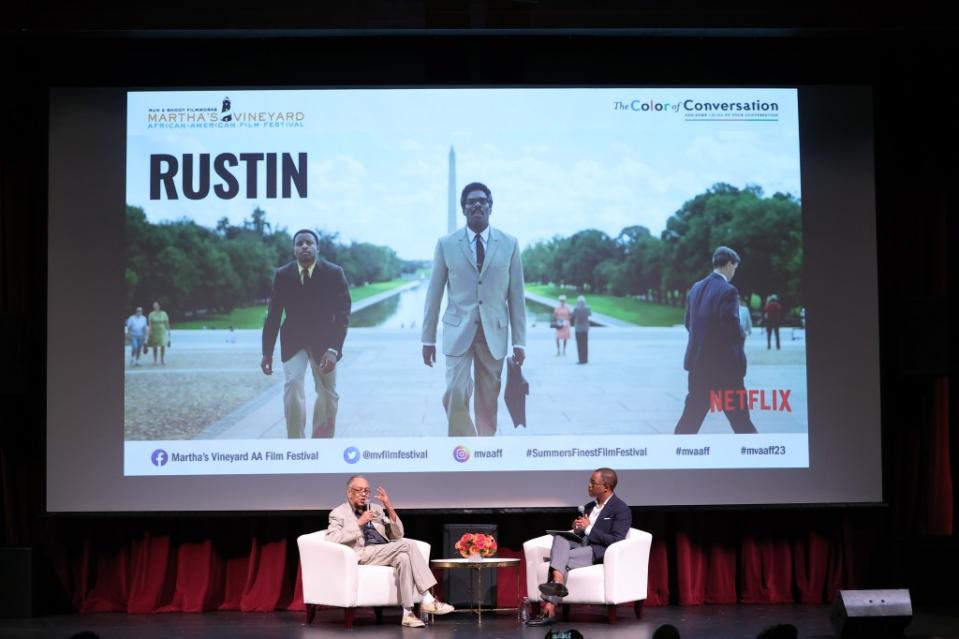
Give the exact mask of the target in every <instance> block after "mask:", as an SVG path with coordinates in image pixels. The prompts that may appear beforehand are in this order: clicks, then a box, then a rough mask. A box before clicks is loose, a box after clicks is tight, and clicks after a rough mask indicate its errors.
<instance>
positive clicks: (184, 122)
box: [146, 96, 306, 129]
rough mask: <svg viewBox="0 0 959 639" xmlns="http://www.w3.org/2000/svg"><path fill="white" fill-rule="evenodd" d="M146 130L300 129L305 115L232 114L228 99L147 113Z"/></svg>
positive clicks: (152, 109)
mask: <svg viewBox="0 0 959 639" xmlns="http://www.w3.org/2000/svg"><path fill="white" fill-rule="evenodd" d="M146 116H147V128H148V129H172V128H183V129H189V128H192V129H201V128H220V129H231V128H242V129H260V128H263V129H269V128H303V125H304V122H305V121H306V113H305V112H303V111H300V110H297V111H291V110H279V109H277V110H269V109H267V110H236V111H235V110H234V109H233V101H232V100H231V99H230V96H224V97H223V100H221V101H220V105H219V106H213V105H207V106H167V107H150V108H148V109H147V114H146Z"/></svg>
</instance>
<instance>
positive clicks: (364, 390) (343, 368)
mask: <svg viewBox="0 0 959 639" xmlns="http://www.w3.org/2000/svg"><path fill="white" fill-rule="evenodd" d="M553 334H554V333H553V331H552V329H550V328H549V327H547V326H538V327H534V328H531V329H530V330H529V332H528V339H527V363H526V365H525V366H524V367H523V369H524V374H525V375H526V377H527V379H528V380H529V383H530V396H529V397H528V399H527V415H528V419H529V422H530V423H529V427H528V429H524V428H519V429H514V428H513V425H512V421H511V420H510V418H509V415H508V413H507V412H506V408H505V405H504V404H503V402H502V400H501V401H500V415H499V434H500V435H502V436H512V435H517V434H518V435H525V434H527V433H528V434H537V435H540V434H546V435H553V434H573V433H577V434H580V433H584V432H591V433H671V432H672V430H673V428H674V427H675V424H676V420H677V419H678V418H679V415H680V414H681V412H682V407H683V400H684V398H685V393H686V372H685V371H684V370H683V368H682V360H683V353H684V351H685V347H686V330H685V329H684V328H683V327H672V328H644V327H629V328H620V327H608V328H594V329H592V330H591V331H590V333H589V339H590V361H589V364H587V365H585V366H580V365H577V364H576V343H575V340H570V341H569V345H568V350H567V353H566V355H565V356H556V354H555V349H556V347H555V341H554V339H553ZM225 336H226V332H225V331H212V330H211V331H176V332H175V339H176V346H177V350H178V353H179V352H182V353H183V355H184V359H187V355H189V359H190V360H192V361H195V362H196V365H195V366H196V369H193V368H184V369H180V370H181V371H182V372H183V373H194V372H197V371H199V370H208V371H210V374H220V375H222V376H223V383H233V384H243V383H244V379H247V380H248V379H249V377H248V376H249V375H259V374H260V373H259V372H258V367H259V361H260V331H258V330H242V331H237V332H236V337H237V339H236V342H235V343H228V342H226V341H225ZM419 336H420V334H419V330H418V329H416V328H407V329H405V330H404V329H382V328H354V329H351V330H350V332H349V335H348V336H347V341H346V345H345V347H344V357H343V360H342V361H341V362H340V365H339V367H338V369H337V370H338V391H339V393H340V398H341V399H340V409H339V415H338V419H337V434H338V435H340V436H352V437H377V436H383V435H394V436H395V435H401V436H412V437H415V436H444V435H445V434H446V432H447V427H446V418H445V414H444V412H443V407H442V404H441V397H442V395H443V391H444V387H445V381H444V369H445V362H444V358H443V356H442V355H440V356H439V361H438V362H437V364H436V365H435V366H434V367H433V368H428V367H426V366H425V365H424V364H423V362H422V358H421V355H420V350H421V345H420V342H419ZM790 337H795V338H796V339H790ZM803 337H804V335H803V332H802V331H798V330H797V331H795V332H794V333H792V332H791V331H790V329H785V330H784V331H783V338H784V339H783V344H782V350H781V351H776V350H772V351H767V350H766V343H765V336H764V335H763V334H762V333H761V332H759V331H756V332H754V334H753V335H752V336H750V337H749V338H748V340H747V348H746V352H747V357H748V359H749V370H748V373H747V376H746V386H747V388H756V389H766V390H767V392H768V391H769V390H772V389H790V391H791V395H790V403H791V407H792V412H766V411H762V412H761V411H754V414H753V421H754V423H755V424H756V426H757V428H758V429H759V430H760V432H764V433H774V432H805V431H806V430H807V426H806V425H807V423H808V422H807V410H806V368H805V341H804V339H803ZM205 360H215V361H216V364H215V365H214V366H211V365H210V363H206V364H205V365H204V364H203V363H202V362H204V361H205ZM275 360H276V361H279V359H278V353H277V354H276V355H275ZM215 370H216V371H221V372H219V373H214V372H213V371H215ZM234 371H237V372H234ZM239 371H244V372H239ZM176 373H177V369H176V368H173V369H171V368H170V367H167V368H163V369H160V368H151V367H141V368H137V369H133V370H129V371H128V372H127V374H131V375H156V376H157V377H156V381H155V383H156V384H162V383H163V380H165V379H170V378H171V377H172V375H175V374H176ZM273 379H274V380H275V382H274V385H273V386H271V387H270V388H269V389H268V390H267V391H266V392H264V393H261V394H260V395H259V396H255V397H254V396H251V397H250V400H249V401H248V402H246V403H245V404H244V405H243V406H241V407H240V408H239V409H237V410H235V411H233V412H232V413H231V414H229V415H226V416H225V417H223V418H222V419H221V420H219V421H218V422H217V423H216V424H213V425H211V426H210V427H209V428H207V429H206V430H205V431H204V432H203V433H201V434H200V435H198V438H201V439H203V438H225V439H247V438H285V436H286V426H285V424H284V420H283V403H282V386H283V385H282V381H283V372H282V368H281V367H280V366H277V370H276V372H275V373H274V375H273ZM504 381H505V372H504ZM311 386H312V381H311V376H310V374H309V373H308V374H307V401H308V402H312V398H313V396H314V395H313V392H312V389H311ZM701 432H704V433H726V432H730V429H729V425H728V422H727V421H726V419H725V416H724V415H723V414H722V413H717V414H709V415H707V417H706V421H705V423H704V425H703V428H702V431H701Z"/></svg>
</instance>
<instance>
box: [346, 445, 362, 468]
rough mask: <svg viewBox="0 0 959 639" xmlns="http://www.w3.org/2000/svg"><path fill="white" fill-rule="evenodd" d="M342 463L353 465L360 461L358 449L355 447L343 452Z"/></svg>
mask: <svg viewBox="0 0 959 639" xmlns="http://www.w3.org/2000/svg"><path fill="white" fill-rule="evenodd" d="M343 461H345V462H346V463H347V464H355V463H356V462H358V461H360V449H359V448H357V447H356V446H350V447H349V448H347V449H346V450H344V451H343Z"/></svg>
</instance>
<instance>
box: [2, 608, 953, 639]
mask: <svg viewBox="0 0 959 639" xmlns="http://www.w3.org/2000/svg"><path fill="white" fill-rule="evenodd" d="M304 621H305V619H304V614H303V613H294V612H274V613H242V612H209V613H204V614H184V613H170V614H156V615H127V614H90V615H57V616H49V617H33V618H29V619H2V620H0V637H4V638H6V637H10V638H11V639H12V638H16V639H40V638H43V639H47V638H56V639H68V638H69V637H70V636H71V635H73V634H74V633H77V632H80V631H83V630H92V631H93V632H96V633H97V634H99V635H100V637H102V638H103V639H170V638H171V637H177V638H179V639H245V638H249V639H254V638H255V639H271V638H274V637H275V638H276V639H291V638H292V639H295V638H310V639H313V638H316V639H319V638H320V637H323V638H327V637H336V636H341V637H348V636H351V637H357V638H365V639H380V638H382V639H387V638H389V639H393V638H399V637H404V638H407V639H408V638H409V637H412V636H414V635H421V636H423V637H424V638H425V637H433V638H442V639H453V638H454V637H455V639H480V638H482V639H492V638H497V637H504V638H506V637H522V638H529V639H533V638H535V639H540V637H542V636H543V635H544V634H546V630H545V629H544V628H527V627H524V626H521V625H520V624H519V623H518V622H517V621H516V619H515V617H514V615H513V614H512V613H508V612H498V613H487V614H484V615H483V625H482V626H479V625H477V624H476V619H475V617H474V616H473V615H471V614H469V613H454V614H452V615H448V616H446V617H437V619H436V623H435V624H434V625H433V626H432V627H430V628H424V629H419V630H416V629H408V628H402V627H401V626H400V625H399V615H398V610H387V611H385V614H384V616H383V625H376V622H375V620H374V618H373V613H372V610H362V611H357V615H356V621H355V625H354V627H353V630H352V631H348V630H346V629H345V628H344V627H343V613H342V611H336V610H321V611H318V613H317V615H316V619H315V620H314V621H313V624H312V625H310V626H305V625H304ZM664 623H671V624H673V625H674V626H676V627H677V628H679V630H680V633H681V634H682V637H683V639H717V638H724V639H754V638H755V637H756V635H757V634H759V632H760V631H761V630H763V629H764V628H766V627H768V626H770V625H773V624H777V623H791V624H794V625H795V626H796V627H797V628H798V629H799V636H800V637H808V638H822V639H826V638H831V637H833V636H834V635H833V631H832V627H831V626H830V625H829V607H828V606H799V605H795V606H791V605H782V606H754V605H749V606H747V605H730V606H685V607H684V606H650V607H648V608H646V609H645V610H644V611H643V618H642V619H640V620H637V619H636V618H635V617H634V616H633V614H632V610H631V609H629V608H626V607H621V608H620V610H619V622H618V623H617V624H616V625H613V626H610V625H608V624H607V623H606V619H605V609H603V608H599V607H583V606H574V607H573V611H572V614H571V615H570V621H569V622H567V623H558V624H557V625H556V626H554V628H557V629H568V628H576V629H578V630H579V631H580V632H582V633H583V636H584V637H585V639H649V638H650V637H651V636H652V634H653V631H654V630H655V629H656V628H657V627H658V626H659V625H660V624H664ZM906 636H907V637H959V608H950V609H944V608H935V609H917V610H916V614H915V616H914V618H913V620H912V623H911V624H910V625H909V627H908V628H906Z"/></svg>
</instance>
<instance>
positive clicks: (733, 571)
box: [55, 512, 869, 613]
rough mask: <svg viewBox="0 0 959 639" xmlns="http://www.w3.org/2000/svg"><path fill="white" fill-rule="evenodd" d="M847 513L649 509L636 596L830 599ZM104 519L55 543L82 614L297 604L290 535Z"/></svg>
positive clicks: (511, 588)
mask: <svg viewBox="0 0 959 639" xmlns="http://www.w3.org/2000/svg"><path fill="white" fill-rule="evenodd" d="M638 519H639V521H637V522H636V523H637V525H638V526H640V527H642V526H643V522H642V521H641V519H642V518H641V517H640V518H638ZM848 519H849V515H848V514H845V513H843V514H840V513H835V514H830V513H826V514H820V515H818V516H816V517H810V515H809V514H808V513H804V512H793V513H786V514H777V513H776V512H769V513H760V514H757V513H755V512H751V513H746V512H742V513H737V512H712V513H710V512H705V513H677V514H675V515H672V516H663V515H658V516H653V517H652V518H651V521H650V524H651V526H649V527H651V528H654V529H655V528H665V530H660V531H654V541H653V546H652V550H651V553H650V562H649V591H648V598H647V600H646V603H647V605H654V606H655V605H665V604H668V603H671V600H672V601H673V602H676V603H680V604H684V605H690V604H717V603H736V602H740V603H791V602H799V603H823V602H826V601H829V599H830V597H831V596H832V594H833V593H834V592H835V591H836V589H837V588H839V587H840V586H849V587H854V586H856V585H857V584H858V582H859V581H860V580H861V578H862V575H861V573H862V569H863V567H864V565H865V561H867V560H868V559H867V558H861V560H860V559H857V558H856V556H855V553H849V552H847V551H848V549H849V548H850V547H851V546H858V545H861V544H864V543H865V545H866V547H868V546H869V544H868V540H867V538H868V537H869V526H868V525H859V526H858V527H857V526H856V525H853V524H851V523H850V522H849V521H848ZM799 522H805V525H802V526H800V525H799ZM103 526H104V524H99V525H98V526H97V530H89V531H88V532H87V533H86V534H87V536H86V537H85V538H84V539H82V540H74V541H75V542H77V543H71V544H65V545H62V546H58V547H57V550H56V553H55V556H56V566H57V571H58V573H59V577H60V581H61V583H62V584H63V586H64V587H65V588H66V589H67V590H68V592H69V594H70V597H71V600H72V602H73V605H74V607H75V608H76V609H77V610H78V611H80V612H130V613H155V612H175V611H183V612H203V611H210V610H241V611H247V612H269V611H273V610H302V609H303V595H302V586H301V582H300V573H299V565H298V560H297V550H296V540H295V537H294V536H292V534H291V535H290V536H278V535H277V531H273V532H272V533H271V532H267V531H263V530H253V531H250V533H249V536H248V537H246V538H245V540H244V541H243V542H242V543H241V544H240V546H239V547H238V546H237V542H238V541H239V540H238V539H237V538H236V537H233V538H229V536H228V535H227V534H226V533H227V531H226V530H222V531H214V532H213V533H212V534H211V535H210V536H209V537H208V538H205V539H199V540H196V539H181V536H182V535H181V534H180V533H178V532H177V531H169V530H164V531H162V532H157V531H156V530H155V529H154V530H151V529H147V528H145V530H144V531H142V532H139V533H136V532H125V531H120V532H117V533H115V534H113V535H112V536H110V535H106V538H104V535H103V534H102V531H101V530H99V528H101V527H103ZM226 528H229V526H228V525H227V524H224V529H226ZM740 531H748V532H740ZM500 555H502V556H504V557H520V558H521V557H522V552H521V551H519V550H514V549H511V548H505V547H501V548H500ZM517 570H519V571H520V575H519V576H520V587H519V591H517V589H516V571H517ZM525 583H526V582H525V565H523V563H521V565H520V567H519V568H518V569H514V568H508V569H500V571H499V575H498V584H499V588H498V604H499V605H501V606H511V605H516V603H517V601H518V600H519V599H520V598H522V596H523V594H524V593H523V589H524V588H525ZM673 594H674V597H673V596H671V595H673Z"/></svg>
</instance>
